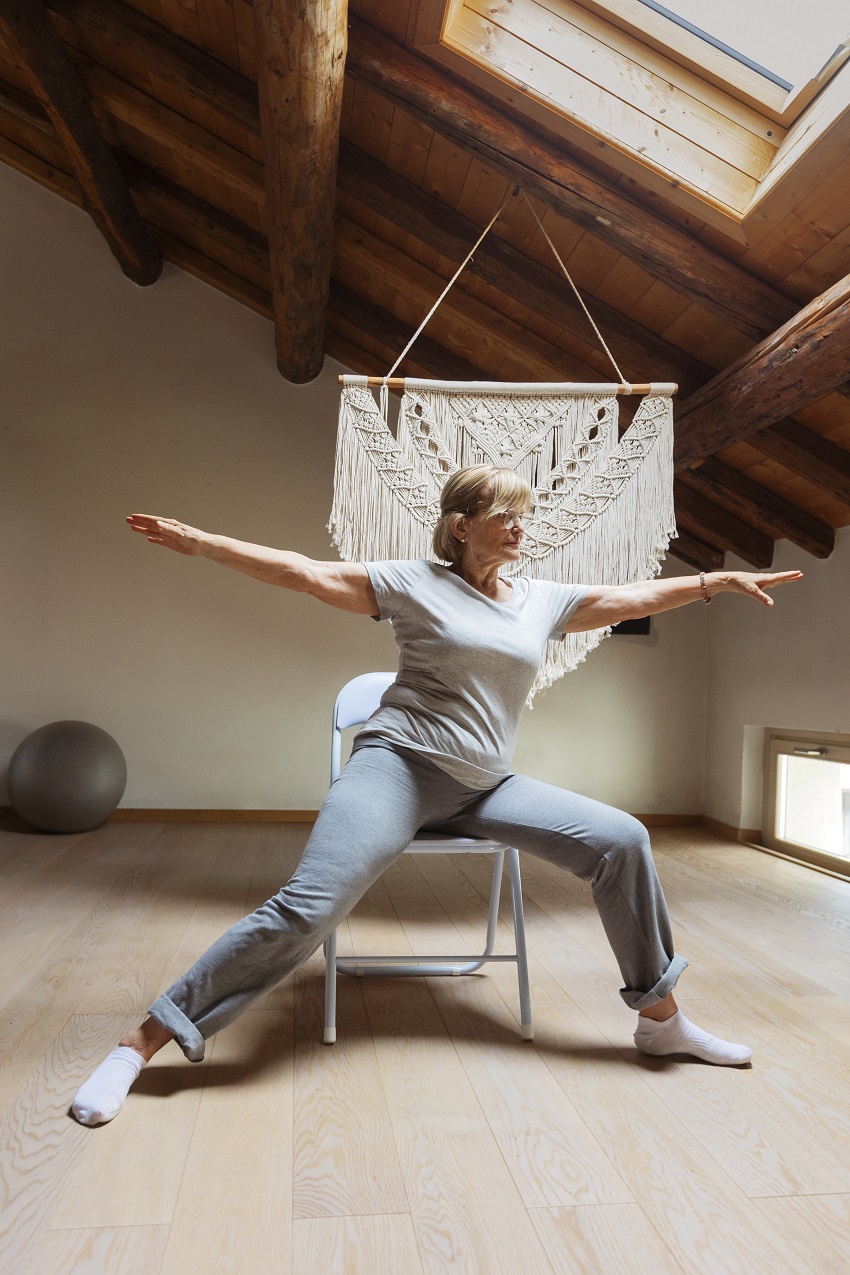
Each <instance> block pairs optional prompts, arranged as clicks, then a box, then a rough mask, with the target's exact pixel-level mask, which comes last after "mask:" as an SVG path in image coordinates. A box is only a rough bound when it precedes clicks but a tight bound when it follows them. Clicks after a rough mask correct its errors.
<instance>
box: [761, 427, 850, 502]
mask: <svg viewBox="0 0 850 1275" xmlns="http://www.w3.org/2000/svg"><path fill="white" fill-rule="evenodd" d="M747 442H748V443H749V444H750V445H751V446H752V447H756V448H758V450H759V451H760V452H761V453H762V455H764V456H769V457H770V459H771V460H777V461H779V463H780V465H784V466H785V467H786V469H790V470H791V472H792V473H795V474H799V476H800V477H801V478H805V479H806V481H807V482H810V483H812V484H813V486H815V487H819V488H820V489H821V491H825V492H828V493H829V495H830V496H834V497H835V499H836V500H840V501H841V502H842V504H845V505H848V506H850V452H846V451H845V450H844V448H843V447H838V446H837V444H835V443H833V442H830V440H829V439H828V438H823V437H822V435H820V434H816V433H815V431H814V430H813V429H806V427H805V426H804V425H800V424H799V423H798V422H797V421H778V422H777V423H776V424H775V425H772V426H771V427H770V429H764V430H761V432H760V433H758V434H753V435H751V436H750V437H749V438H748V439H747Z"/></svg>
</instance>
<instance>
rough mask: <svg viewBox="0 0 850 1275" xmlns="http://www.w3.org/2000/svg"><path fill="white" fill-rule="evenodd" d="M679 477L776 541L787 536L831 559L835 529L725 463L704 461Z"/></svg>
mask: <svg viewBox="0 0 850 1275" xmlns="http://www.w3.org/2000/svg"><path fill="white" fill-rule="evenodd" d="M750 442H753V440H752V439H750ZM680 478H681V480H682V482H684V483H686V484H687V485H688V486H689V487H694V488H695V489H696V490H697V491H701V492H702V493H703V495H704V496H708V497H709V498H711V499H713V500H715V501H716V502H717V504H719V505H723V506H724V508H726V509H728V510H729V512H730V513H733V514H737V515H738V516H739V517H740V518H742V519H743V520H744V522H748V523H751V524H752V525H753V526H754V527H756V528H758V530H759V531H763V532H764V533H765V534H766V535H768V536H770V537H771V538H772V539H773V540H781V539H782V538H783V537H784V538H785V539H787V540H790V541H791V542H792V543H793V544H795V545H797V546H798V548H800V549H805V551H806V553H811V554H814V556H815V557H816V558H828V557H829V555H830V554H831V553H832V550H833V548H834V545H835V532H834V531H833V529H832V527H829V526H827V524H826V523H825V522H821V521H820V520H819V519H818V518H813V517H812V515H811V514H808V513H806V511H805V510H803V509H798V508H797V506H796V505H792V504H791V503H790V502H789V501H787V500H783V499H782V497H781V496H777V495H776V493H775V492H772V491H770V490H769V489H768V488H767V487H763V486H762V485H761V484H760V483H755V482H753V480H752V479H751V478H748V477H747V476H746V474H742V473H739V471H738V470H737V469H732V467H731V466H730V465H724V464H723V462H722V461H719V460H717V459H711V460H706V461H703V463H702V464H701V465H699V466H697V468H695V469H684V470H682V472H681V474H680Z"/></svg>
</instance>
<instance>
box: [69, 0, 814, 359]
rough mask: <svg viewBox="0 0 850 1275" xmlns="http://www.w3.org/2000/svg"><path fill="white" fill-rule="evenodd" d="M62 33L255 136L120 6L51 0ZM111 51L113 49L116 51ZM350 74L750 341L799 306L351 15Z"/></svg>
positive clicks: (240, 111) (235, 80) (181, 52)
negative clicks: (146, 71) (129, 60)
mask: <svg viewBox="0 0 850 1275" xmlns="http://www.w3.org/2000/svg"><path fill="white" fill-rule="evenodd" d="M48 3H49V5H50V8H51V10H52V11H53V12H54V13H55V14H56V15H57V17H59V18H60V19H61V22H62V23H63V34H65V36H66V38H67V39H69V40H70V41H72V42H73V41H74V29H75V28H78V29H79V31H80V33H81V35H80V37H78V41H79V42H81V43H82V44H83V45H84V51H85V52H87V53H90V54H91V55H92V56H96V57H97V58H98V60H104V62H105V64H106V65H108V64H109V61H110V59H114V60H115V65H119V62H118V60H117V59H118V57H119V55H120V56H121V57H124V56H126V53H128V52H129V53H132V55H133V57H134V58H135V59H136V60H137V61H138V62H139V63H140V64H142V65H145V66H155V67H156V74H157V76H158V77H160V78H162V79H165V80H167V81H168V82H169V83H170V84H172V85H174V86H175V87H178V88H179V89H180V90H181V92H183V93H186V94H187V95H188V96H189V97H191V98H192V99H193V100H195V101H196V102H198V103H200V104H201V105H203V106H205V107H206V108H208V109H210V110H213V111H215V112H216V113H217V114H219V115H220V116H221V117H222V118H224V119H228V120H229V121H231V122H232V123H237V124H240V125H241V126H242V127H244V128H246V129H247V130H248V131H249V132H253V133H255V134H256V133H257V132H258V113H257V105H256V88H255V86H254V85H253V84H252V83H251V81H250V80H248V79H247V78H246V77H245V76H241V75H239V73H238V72H236V71H233V70H232V69H231V68H229V67H226V66H224V65H223V64H222V63H220V62H218V61H216V59H214V58H212V57H210V56H209V55H208V54H206V53H204V52H203V51H202V50H200V49H198V48H196V47H195V46H194V45H192V44H190V43H189V42H188V41H186V40H183V39H181V37H180V36H177V35H174V34H173V33H172V32H170V31H167V30H166V29H165V28H164V27H162V26H161V25H160V24H159V23H156V22H154V21H152V20H151V19H150V18H147V17H145V16H144V15H143V14H141V13H138V12H137V11H136V10H135V9H133V8H131V7H130V6H128V5H126V4H123V3H121V0H48ZM72 24H73V25H72ZM113 51H114V52H113ZM346 71H347V73H349V74H350V75H352V76H353V77H354V78H360V79H363V80H365V81H366V82H368V83H370V84H372V85H373V86H374V87H376V88H377V89H378V90H379V91H381V92H383V93H385V94H386V95H387V96H389V97H391V98H392V99H393V100H394V101H396V102H397V103H398V104H399V105H400V106H401V108H402V110H405V111H407V112H408V113H409V114H411V115H414V116H415V117H416V118H418V119H422V120H423V121H424V122H425V123H426V124H427V125H428V126H429V127H431V128H433V129H435V130H436V131H437V132H438V133H441V134H442V135H443V136H447V137H449V138H450V139H451V140H452V141H454V142H455V143H456V144H457V145H459V146H461V147H463V148H464V149H467V150H471V151H473V152H474V153H476V154H478V155H479V156H480V158H481V159H482V160H483V162H484V163H486V164H487V165H488V167H490V168H491V169H493V170H494V171H497V172H501V173H504V174H505V175H506V177H507V178H508V179H509V180H511V181H518V182H520V183H521V184H522V185H523V186H525V187H526V188H527V189H528V190H529V191H531V190H534V191H535V193H536V194H538V195H539V196H540V197H541V198H543V199H544V201H545V202H546V203H547V204H549V206H551V207H552V208H553V209H554V210H555V211H556V212H558V213H560V214H561V215H563V216H566V217H569V218H571V219H572V220H574V221H575V222H577V223H578V224H581V225H583V226H584V227H585V228H586V229H587V230H589V231H590V232H591V233H592V234H595V235H596V236H597V237H598V238H600V239H603V240H605V242H608V243H611V244H613V246H614V247H616V248H617V249H618V250H619V251H621V252H624V253H625V254H626V255H627V256H629V257H631V258H632V259H633V260H635V261H637V262H638V263H639V264H640V265H642V266H643V267H644V268H645V269H646V270H647V271H648V273H650V274H651V275H652V276H653V277H655V278H659V279H663V280H664V281H665V282H666V283H668V284H669V285H670V286H671V287H673V288H676V289H677V290H678V291H680V292H682V293H683V294H684V295H686V296H687V297H688V298H689V299H690V300H694V301H697V302H699V303H700V304H702V305H704V306H705V307H706V308H707V309H709V310H711V311H712V312H713V313H715V314H718V315H719V316H720V317H721V318H722V319H724V321H726V322H728V323H731V324H732V325H733V326H734V327H735V328H736V329H738V330H740V331H742V332H744V333H746V334H747V335H748V336H750V337H751V338H752V339H753V340H754V341H757V340H759V339H760V338H761V337H763V336H765V335H766V334H767V333H768V332H770V331H771V330H772V329H773V328H775V327H777V326H778V325H779V324H780V323H784V322H785V321H786V320H787V319H788V318H789V317H790V316H791V315H792V314H793V311H794V305H793V302H791V301H789V300H788V299H787V298H786V297H784V296H783V295H782V294H781V293H779V292H778V291H777V290H776V289H775V288H771V287H770V286H769V285H768V284H765V283H762V282H760V281H759V280H757V279H756V278H755V277H754V276H753V275H751V274H749V273H748V272H747V271H745V270H744V269H742V268H741V267H740V266H738V265H736V264H735V263H734V262H732V261H728V260H727V259H726V258H724V257H723V256H722V255H721V254H720V253H718V252H716V251H714V250H713V249H711V248H709V247H708V246H706V245H704V244H701V243H700V242H699V241H698V240H694V239H691V238H690V237H689V236H688V235H687V233H686V232H685V231H684V230H680V229H679V228H678V227H676V226H674V225H673V224H672V223H669V222H667V221H665V220H664V219H663V218H661V217H659V216H658V214H656V213H654V212H652V211H651V210H649V209H647V208H646V207H645V206H644V205H642V204H640V203H638V202H637V201H635V200H630V199H629V198H628V197H627V196H626V195H624V193H623V192H622V190H621V189H620V188H619V187H617V186H614V185H608V184H606V183H605V182H604V181H603V180H602V179H600V178H599V177H598V176H596V175H595V174H593V173H591V172H590V170H587V169H584V168H582V167H581V166H580V165H578V164H577V163H576V162H575V161H574V160H572V159H571V158H570V157H569V156H567V155H565V154H564V153H563V152H561V151H560V150H559V149H558V148H557V147H555V146H554V145H551V144H549V143H546V142H545V141H544V140H543V139H541V138H540V137H539V136H538V135H537V134H536V133H535V132H533V131H532V130H531V129H529V128H527V127H524V126H522V125H520V124H518V123H514V122H513V121H512V120H510V119H509V118H508V117H506V116H504V115H502V114H501V113H500V112H499V111H498V109H497V108H495V107H493V106H490V105H489V104H488V103H487V101H486V99H485V98H483V97H480V96H478V94H476V93H475V92H474V91H472V90H471V89H469V88H467V87H466V86H465V85H463V84H461V83H460V82H456V81H454V80H453V79H452V78H451V77H450V76H449V75H448V74H447V73H446V72H444V71H442V70H441V69H439V68H437V67H435V66H433V65H432V64H430V63H428V62H426V61H425V60H424V59H423V58H419V57H417V56H416V55H415V54H413V53H411V52H410V51H409V50H407V49H404V48H403V47H401V46H400V45H397V44H396V43H394V42H393V41H392V40H390V39H389V38H388V37H386V36H382V35H381V34H380V33H379V32H377V31H375V30H373V29H372V28H370V27H368V26H367V25H366V24H364V23H363V22H362V21H360V20H359V19H356V18H352V22H351V45H350V48H349V55H348V62H347V65H346Z"/></svg>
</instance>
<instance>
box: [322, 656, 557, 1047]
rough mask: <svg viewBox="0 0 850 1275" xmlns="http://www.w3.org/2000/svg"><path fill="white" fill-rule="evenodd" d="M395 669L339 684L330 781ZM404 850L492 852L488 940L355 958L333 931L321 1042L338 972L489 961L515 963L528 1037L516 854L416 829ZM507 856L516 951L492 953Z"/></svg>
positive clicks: (447, 968) (439, 970)
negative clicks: (353, 731) (348, 732)
mask: <svg viewBox="0 0 850 1275" xmlns="http://www.w3.org/2000/svg"><path fill="white" fill-rule="evenodd" d="M394 678H395V673H363V674H361V676H360V677H355V678H352V680H351V681H350V682H348V683H346V685H345V686H344V687H343V688H342V690H341V691H340V693H339V695H338V696H337V698H336V703H335V704H334V711H333V725H332V733H331V783H334V781H335V780H336V778H337V776H338V775H339V771H340V755H341V750H342V732H343V731H344V730H345V728H346V727H347V726H360V725H362V724H363V722H365V721H366V720H367V718H369V717H371V715H372V713H373V712H374V711H375V709H376V708H377V707H378V705H379V703H380V700H381V696H382V695H383V693H384V691H385V690H386V689H387V687H388V686H389V685H390V683H391V682H392V681H393V680H394ZM403 853H404V854H452V853H463V854H493V855H495V859H494V862H493V881H492V885H491V887H490V913H489V917H488V920H487V939H486V943H485V946H484V951H483V952H481V953H480V954H476V955H474V956H469V955H468V954H464V955H461V956H429V957H428V958H427V959H423V958H421V957H417V956H358V957H351V958H346V957H339V956H337V952H336V946H337V943H336V930H334V931H333V933H332V934H330V935H328V937H327V938H326V939H325V942H324V944H323V947H324V953H325V1044H326V1045H332V1044H333V1043H334V1041H335V1040H336V976H337V974H338V973H341V974H354V975H356V976H357V977H363V976H364V975H367V974H399V975H404V974H408V975H410V974H418V975H425V974H429V975H430V974H434V975H442V974H452V975H456V974H473V973H474V972H475V971H476V970H479V969H480V968H481V966H482V965H484V964H485V963H486V962H487V961H514V962H516V967H517V980H518V982H519V1003H520V1018H521V1022H522V1037H523V1040H532V1039H533V1036H534V1029H533V1027H532V1023H531V995H530V993H529V990H528V957H527V955H526V950H525V917H524V915H523V910H522V880H521V877H520V870H519V853H518V851H517V850H516V848H515V847H514V846H508V845H505V844H504V843H503V842H501V841H487V840H485V839H484V838H483V837H449V836H440V835H439V834H438V833H433V832H424V833H423V832H418V833H417V834H416V836H415V837H414V839H413V841H411V842H410V844H409V845H407V846H406V847H405V849H404V851H403ZM505 855H507V858H508V870H509V873H510V881H511V902H512V905H513V921H514V939H515V946H516V951H515V952H513V953H511V954H510V955H509V956H495V955H494V954H493V946H494V944H495V941H496V926H497V924H498V918H499V898H500V895H501V888H502V868H503V865H504V861H505Z"/></svg>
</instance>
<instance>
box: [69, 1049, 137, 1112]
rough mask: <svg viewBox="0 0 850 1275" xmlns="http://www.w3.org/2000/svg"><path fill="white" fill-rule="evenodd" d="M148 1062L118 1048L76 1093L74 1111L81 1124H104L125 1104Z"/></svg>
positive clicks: (133, 1050) (135, 1054)
mask: <svg viewBox="0 0 850 1275" xmlns="http://www.w3.org/2000/svg"><path fill="white" fill-rule="evenodd" d="M144 1065H145V1059H144V1058H143V1057H142V1055H141V1054H140V1053H138V1052H137V1051H136V1050H135V1049H131V1048H130V1046H129V1045H117V1046H116V1047H115V1049H113V1051H112V1053H111V1054H108V1055H107V1057H106V1058H104V1060H103V1062H102V1063H101V1064H100V1066H99V1067H96V1068H95V1070H94V1071H93V1072H92V1074H91V1075H90V1076H89V1078H88V1080H87V1081H86V1082H85V1084H84V1085H82V1086H81V1087H80V1089H79V1090H78V1091H77V1096H76V1098H75V1099H74V1101H73V1103H72V1105H71V1111H72V1113H73V1115H74V1118H75V1119H76V1120H79V1122H80V1124H88V1125H92V1124H105V1123H106V1121H107V1120H111V1119H112V1117H113V1116H117V1115H118V1112H119V1111H120V1110H121V1108H122V1107H123V1105H124V1099H125V1098H126V1097H127V1094H128V1093H129V1092H130V1086H131V1085H132V1084H133V1083H134V1081H135V1080H137V1079H138V1075H139V1072H140V1071H141V1070H142V1068H143V1067H144Z"/></svg>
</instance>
